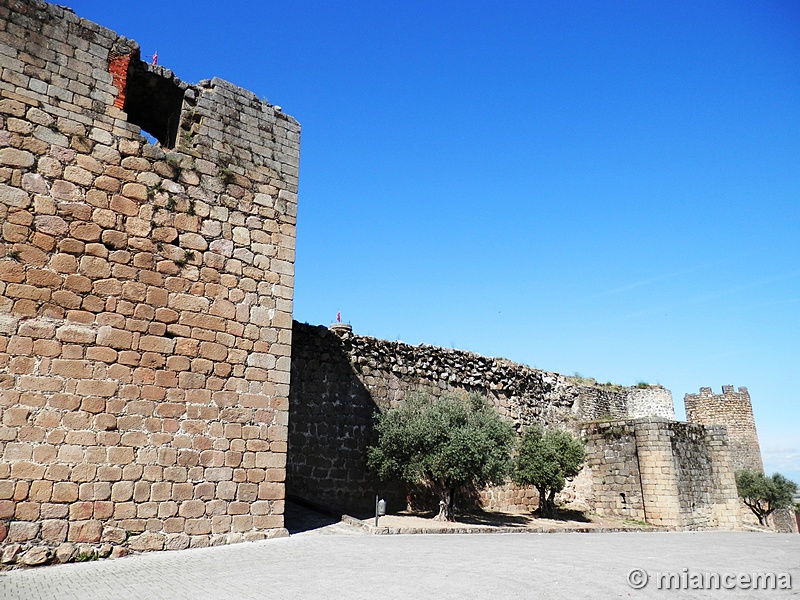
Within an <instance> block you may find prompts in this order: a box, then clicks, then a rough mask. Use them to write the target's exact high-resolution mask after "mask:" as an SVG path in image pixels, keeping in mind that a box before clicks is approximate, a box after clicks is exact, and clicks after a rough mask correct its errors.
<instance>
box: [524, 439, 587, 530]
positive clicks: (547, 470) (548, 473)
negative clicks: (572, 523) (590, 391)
mask: <svg viewBox="0 0 800 600" xmlns="http://www.w3.org/2000/svg"><path fill="white" fill-rule="evenodd" d="M585 459H586V450H585V449H584V446H583V442H582V441H581V440H579V439H578V438H576V437H575V436H573V435H572V434H570V433H569V432H567V431H563V430H561V429H544V428H543V427H541V426H540V425H535V426H533V427H529V428H528V429H526V430H525V432H524V433H523V435H522V442H521V444H520V448H519V454H518V456H517V460H516V464H515V466H514V475H513V479H514V482H515V483H516V484H517V485H532V486H534V487H535V488H536V490H537V491H538V492H539V516H540V517H552V516H553V515H554V514H555V509H556V506H555V496H556V493H558V492H560V491H561V490H563V489H564V486H565V485H566V482H567V479H570V478H572V477H575V476H576V475H577V474H578V473H579V472H580V470H581V467H582V466H583V461H584V460H585Z"/></svg>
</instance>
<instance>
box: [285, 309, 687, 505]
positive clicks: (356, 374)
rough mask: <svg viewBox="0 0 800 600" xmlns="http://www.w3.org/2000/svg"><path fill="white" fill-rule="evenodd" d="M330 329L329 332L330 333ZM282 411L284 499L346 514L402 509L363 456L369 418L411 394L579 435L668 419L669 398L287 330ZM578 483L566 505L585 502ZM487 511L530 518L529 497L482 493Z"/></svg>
mask: <svg viewBox="0 0 800 600" xmlns="http://www.w3.org/2000/svg"><path fill="white" fill-rule="evenodd" d="M334 329H336V327H334ZM292 339H293V343H292V384H291V395H290V402H289V410H290V418H289V428H290V433H289V464H288V472H287V490H288V492H289V493H290V494H294V495H297V496H299V497H302V498H304V499H306V500H311V501H313V502H317V503H319V504H323V505H328V506H336V507H339V508H341V509H348V510H353V511H357V510H361V509H364V510H368V509H369V508H370V506H372V504H373V503H374V494H375V493H376V491H378V490H380V491H381V493H385V494H386V495H389V496H391V498H392V500H393V502H394V506H397V503H398V502H399V503H400V504H401V505H404V497H403V495H402V493H401V490H400V489H399V488H392V489H390V490H387V489H385V486H384V485H383V484H380V483H379V482H377V481H375V480H374V479H373V478H372V477H371V476H370V474H369V472H368V470H367V468H366V464H365V455H366V448H367V446H369V445H370V444H372V443H374V441H375V432H374V430H373V416H374V413H375V412H376V411H377V410H379V409H381V408H388V407H392V406H396V405H397V404H398V403H400V402H402V401H403V399H404V398H405V397H406V396H407V395H408V394H409V393H414V392H417V391H423V392H428V393H430V394H431V395H433V396H435V397H438V396H441V395H442V394H444V393H457V394H464V393H467V392H471V391H477V392H479V393H481V394H483V395H485V396H486V397H487V398H488V399H489V400H490V402H491V403H492V404H493V405H494V407H495V408H496V409H497V410H498V411H499V412H500V413H501V414H503V415H504V416H506V417H507V418H508V419H509V420H510V421H511V422H512V423H513V424H514V425H515V427H516V428H517V430H518V431H521V430H522V429H523V428H524V427H526V426H528V425H532V424H534V423H540V424H543V425H545V426H558V427H564V428H567V429H569V430H571V431H573V432H575V433H578V432H579V431H580V424H581V423H582V422H583V421H587V420H595V419H611V418H614V419H626V418H631V417H634V416H637V417H638V416H641V415H642V413H646V412H647V411H648V410H651V411H653V414H654V415H655V416H662V415H665V414H667V415H671V414H674V411H673V409H672V395H671V394H670V392H669V390H665V389H663V388H658V387H653V388H648V389H639V388H627V387H621V386H612V385H597V384H596V383H594V381H593V380H584V379H581V380H576V379H575V378H570V377H565V376H563V375H559V374H557V373H550V372H547V371H542V370H539V369H533V368H531V367H528V366H526V365H521V364H516V363H512V362H510V361H508V360H505V359H498V358H489V357H484V356H479V355H477V354H473V353H470V352H464V351H461V350H452V349H447V348H438V347H434V346H428V345H420V346H411V345H409V344H404V343H403V342H391V341H385V340H378V339H375V338H371V337H366V336H359V335H356V334H353V333H352V332H351V331H349V330H348V328H346V327H344V328H340V329H338V332H334V331H331V330H329V329H328V328H326V327H321V326H318V327H315V326H310V325H305V324H300V323H296V322H295V324H294V333H293V337H292ZM590 485H591V480H590V478H589V477H588V475H586V474H582V475H581V476H579V477H578V478H576V480H575V481H574V482H573V483H572V484H571V485H570V487H569V488H568V489H567V490H565V493H564V495H563V498H564V499H565V500H572V499H581V498H585V497H586V496H587V495H588V494H589V490H588V487H589V486H590ZM482 501H483V504H484V506H486V507H487V508H501V509H525V510H527V509H531V508H534V507H536V506H537V505H538V497H537V494H536V492H535V490H532V489H519V488H517V487H516V486H513V485H506V486H502V487H497V488H493V489H491V490H487V491H485V492H484V493H483V495H482Z"/></svg>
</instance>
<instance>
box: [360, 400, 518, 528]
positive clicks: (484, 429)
mask: <svg viewBox="0 0 800 600" xmlns="http://www.w3.org/2000/svg"><path fill="white" fill-rule="evenodd" d="M376 430H377V432H378V442H377V444H376V445H375V446H373V447H371V448H369V449H368V453H367V464H368V466H369V467H370V469H372V470H373V471H374V472H375V473H376V474H377V475H378V476H379V477H380V478H381V479H402V480H403V481H406V482H409V483H420V484H426V485H428V486H430V487H431V488H432V489H433V490H434V492H435V493H436V494H437V496H438V497H439V514H438V515H437V517H436V519H438V520H447V521H452V520H453V519H454V515H453V505H454V500H455V495H456V493H457V491H458V489H459V488H461V487H462V486H465V485H474V486H475V487H483V486H485V485H487V484H489V483H496V484H500V483H503V481H504V479H505V477H506V474H507V472H508V467H509V465H510V452H511V448H512V445H513V442H514V430H513V428H512V427H511V424H510V423H508V422H507V421H505V420H504V419H503V418H502V417H501V416H500V415H499V414H498V413H497V412H496V411H495V410H494V409H493V408H492V407H491V406H489V404H488V402H487V401H486V399H485V398H483V397H482V396H480V395H479V394H470V395H469V396H468V397H467V398H466V399H463V398H459V397H456V396H445V397H442V398H440V399H433V398H431V397H430V395H428V394H415V395H413V396H411V397H409V398H408V399H407V400H406V402H405V403H404V404H402V405H401V406H399V407H397V408H392V409H389V410H386V411H382V412H381V413H379V414H378V416H377V424H376Z"/></svg>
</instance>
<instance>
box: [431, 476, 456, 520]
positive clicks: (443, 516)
mask: <svg viewBox="0 0 800 600" xmlns="http://www.w3.org/2000/svg"><path fill="white" fill-rule="evenodd" d="M454 495H455V494H454V490H453V488H451V487H449V486H446V485H443V486H441V487H440V488H439V514H438V515H436V516H435V517H434V518H433V520H434V521H455V517H454V516H453V496H454Z"/></svg>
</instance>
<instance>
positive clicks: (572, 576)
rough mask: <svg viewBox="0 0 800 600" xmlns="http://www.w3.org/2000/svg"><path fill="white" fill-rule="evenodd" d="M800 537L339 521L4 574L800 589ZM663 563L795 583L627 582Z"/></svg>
mask: <svg viewBox="0 0 800 600" xmlns="http://www.w3.org/2000/svg"><path fill="white" fill-rule="evenodd" d="M798 557H800V536H798V535H791V534H771V533H770V534H762V533H746V532H703V533H696V532H664V533H662V532H658V533H656V532H648V533H645V532H643V533H582V534H581V533H562V534H531V533H519V534H497V535H491V534H485V535H466V536H463V535H409V536H405V535H394V536H373V535H364V534H362V533H360V532H359V529H358V528H350V527H348V526H347V525H345V524H341V523H334V524H331V525H328V526H326V527H322V528H318V529H313V530H309V531H306V532H304V533H299V534H296V535H293V536H291V537H289V538H282V539H274V540H266V541H261V542H253V543H244V544H236V545H232V546H222V547H215V548H203V549H197V550H183V551H176V552H163V553H148V554H143V555H137V556H131V557H127V558H121V559H117V560H110V561H102V562H93V563H80V564H67V565H60V566H53V567H44V568H38V569H30V570H17V571H9V572H5V573H2V574H0V598H3V599H4V600H23V599H24V600H45V599H58V600H73V599H74V600H93V599H97V600H136V599H143V600H144V599H146V600H158V599H165V600H166V599H169V600H181V599H187V600H205V599H209V600H211V599H214V600H217V599H221V598H237V599H238V598H241V599H259V600H260V599H264V598H314V599H327V598H331V599H337V600H338V599H342V598H347V599H349V598H353V599H361V598H364V599H366V598H370V599H374V598H379V599H381V600H385V599H390V598H437V599H440V598H458V599H463V598H486V597H493V598H503V599H507V598H508V599H513V598H620V597H621V598H668V597H669V598H719V597H725V598H737V599H738V598H764V599H767V598H769V599H771V598H797V597H800V558H798ZM634 568H641V569H645V570H646V571H647V572H648V573H650V574H651V577H653V576H654V574H655V573H656V572H675V573H679V574H680V573H681V572H682V570H683V569H684V568H687V569H689V570H690V571H691V572H718V573H755V572H774V573H782V572H786V573H790V574H791V577H792V584H793V586H794V589H793V590H789V591H775V590H757V591H752V590H751V591H744V590H702V591H701V590H690V591H675V590H674V589H673V590H664V589H657V588H656V586H655V584H653V580H652V579H651V585H648V586H647V587H645V588H644V589H641V590H637V589H633V588H631V587H630V586H629V585H628V583H627V577H628V573H629V572H630V571H631V570H632V569H634Z"/></svg>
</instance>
